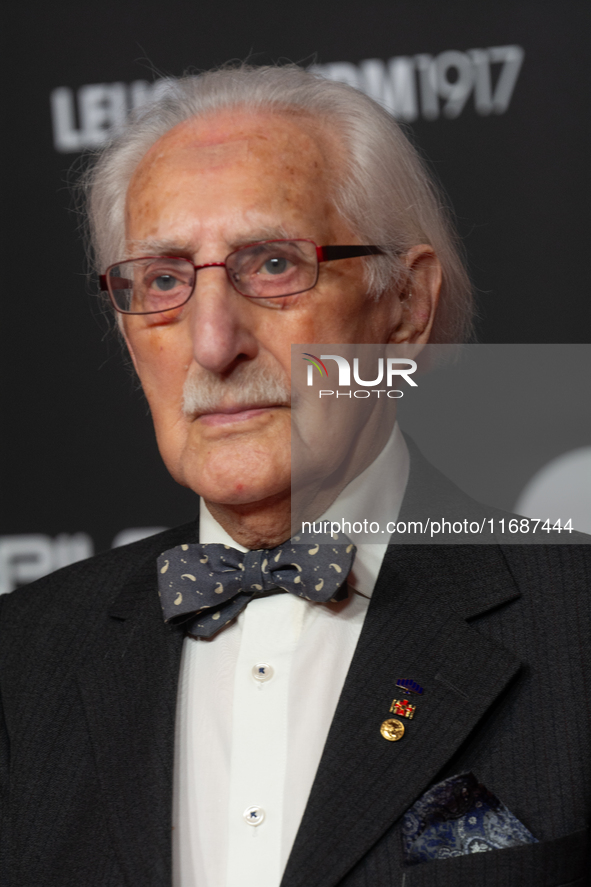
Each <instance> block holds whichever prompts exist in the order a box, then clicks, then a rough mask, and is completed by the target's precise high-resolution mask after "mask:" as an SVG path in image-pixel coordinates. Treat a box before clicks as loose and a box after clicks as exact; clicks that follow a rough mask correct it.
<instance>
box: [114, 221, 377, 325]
mask: <svg viewBox="0 0 591 887" xmlns="http://www.w3.org/2000/svg"><path fill="white" fill-rule="evenodd" d="M290 241H293V242H295V243H298V242H299V243H302V242H303V243H311V244H313V245H314V247H315V249H316V258H317V260H318V263H319V264H320V262H334V261H336V260H338V259H355V258H360V257H362V256H381V255H384V250H383V249H382V247H380V246H367V245H362V244H355V245H350V246H317V245H316V243H315V242H314V241H313V240H308V239H307V238H305V237H294V238H281V239H276V240H261V241H256V242H255V243H249V244H246V246H241V247H239V248H238V249H235V250H232V252H230V253H228V255H227V256H226V258H225V260H224V261H223V262H207V263H206V264H205V265H196V264H195V263H194V262H192V261H191V259H188V258H187V257H186V256H138V257H137V258H136V259H126V260H120V261H118V262H113V264H112V265H109V267H108V268H107V270H106V271H105V273H104V274H101V275H100V276H99V285H100V288H101V291H103V292H107V293H108V295H109V299H110V300H111V303H112V305H113V307H114V308H115V310H116V311H118V312H119V313H120V314H138V315H145V314H161V313H162V311H138V312H135V311H123V310H122V309H121V308H119V306H118V305H117V304H116V303H115V299H114V296H113V295H112V293H111V290H110V289H109V284H108V280H109V271H110V270H111V268H116V267H117V266H118V265H123V264H125V262H126V261H128V262H136V261H140V260H141V259H183V260H184V261H185V262H188V263H189V264H190V265H192V266H193V268H194V270H195V272H197V271H201V270H202V269H203V268H225V269H226V276H227V278H228V280H229V282H230V284H231V285H232V287H233V288H234V289H235V290H236V292H237V293H238V294H239V295H241V296H243V297H244V298H245V299H255V300H256V298H257V297H256V296H249V295H245V294H244V293H241V292H240V290H239V289H238V287H237V286H236V285H235V283H234V281H233V280H232V278H231V277H230V275H229V274H228V268H227V264H226V262H227V261H228V259H229V258H230V256H233V255H234V254H235V253H239V252H240V251H241V250H243V249H249V248H250V247H252V246H258V245H261V246H263V245H264V244H267V243H285V242H290ZM196 280H197V274H196V273H195V281H196ZM317 282H318V274H317V275H316V280H315V281H314V283H313V284H312V286H310V287H307V288H306V289H305V290H300V291H299V292H307V291H308V290H310V289H313V288H314V287H315V286H316V283H317ZM194 292H195V284H193V289H192V290H191V294H190V295H189V296H188V297H187V298H186V299H185V301H184V302H181V304H180V305H177V306H176V307H177V308H181V307H182V306H183V305H186V303H187V302H188V301H189V299H190V298H191V297H192V295H193V293H194ZM286 295H290V296H296V295H298V293H297V292H296V293H287V294H286ZM270 298H278V299H280V298H285V296H274V297H270Z"/></svg>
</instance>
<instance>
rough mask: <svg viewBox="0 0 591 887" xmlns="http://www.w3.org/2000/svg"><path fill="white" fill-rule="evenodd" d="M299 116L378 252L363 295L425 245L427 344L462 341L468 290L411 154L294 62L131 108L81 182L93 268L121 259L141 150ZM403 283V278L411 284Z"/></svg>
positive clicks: (449, 232) (379, 112)
mask: <svg viewBox="0 0 591 887" xmlns="http://www.w3.org/2000/svg"><path fill="white" fill-rule="evenodd" d="M236 107H240V108H245V109H247V110H248V111H253V112H256V111H259V110H262V111H269V110H271V111H276V112H277V113H286V112H289V111H290V110H291V111H294V110H295V111H297V112H298V113H306V114H308V115H310V117H312V118H313V119H315V120H317V121H318V122H319V123H320V125H322V126H324V127H330V128H331V130H332V132H333V133H335V134H336V136H337V139H338V141H339V146H340V148H341V149H343V150H344V154H345V157H347V158H348V160H347V161H346V162H345V164H344V167H343V168H342V169H341V171H340V174H339V180H338V181H335V182H334V183H333V195H332V196H333V200H334V203H335V206H336V208H337V210H338V211H339V213H340V214H341V215H342V217H343V218H344V219H345V220H346V222H347V223H348V224H349V226H350V227H351V229H352V231H353V232H354V233H355V234H356V235H357V236H358V237H359V239H360V241H361V242H362V243H368V244H376V245H379V246H381V247H383V248H384V249H385V252H386V255H384V256H382V257H379V256H378V257H372V258H369V259H362V261H363V262H364V263H365V273H366V281H367V286H368V293H369V294H371V295H373V296H374V297H376V298H377V297H379V296H380V295H381V294H382V293H384V292H385V291H386V290H388V289H389V288H391V287H392V286H398V287H402V286H404V285H405V283H406V282H407V279H408V269H407V267H406V265H405V264H404V254H405V253H406V252H407V251H408V250H409V249H410V248H411V247H412V246H414V245H416V244H419V243H427V244H430V245H431V246H432V247H433V250H434V252H435V254H436V255H437V257H438V259H439V261H440V263H441V266H442V269H443V283H442V290H441V297H440V305H439V309H438V311H437V314H436V318H435V324H434V327H433V332H432V336H431V341H432V342H461V341H465V340H466V339H467V338H469V337H470V334H471V323H472V292H471V286H470V282H469V280H468V276H467V273H466V270H465V267H464V263H463V261H462V258H461V247H460V245H459V242H458V238H457V235H456V234H455V231H454V228H453V225H452V223H451V221H450V218H449V213H448V211H447V209H446V206H445V202H444V200H443V199H442V196H441V194H440V192H439V189H438V188H437V186H436V185H435V184H434V182H433V181H432V179H431V177H430V175H429V173H428V171H427V169H426V168H425V165H424V164H423V162H422V160H421V158H420V157H419V155H418V153H417V151H416V149H415V148H414V147H413V146H412V145H411V143H410V142H409V140H408V139H407V137H406V136H405V134H404V132H403V130H402V129H401V127H400V126H399V124H398V123H397V122H396V121H395V120H394V118H393V117H392V116H391V115H390V114H389V113H388V112H387V111H386V110H385V109H384V108H382V107H381V106H380V105H379V104H378V103H377V102H375V101H373V100H372V99H370V98H369V97H368V96H366V95H364V94H363V93H361V92H359V91H358V90H356V89H354V88H353V87H351V86H348V85H347V84H344V83H337V82H333V81H330V80H326V79H324V78H323V77H321V76H320V75H318V74H315V73H313V72H311V71H306V70H304V69H303V68H300V67H298V66H297V65H285V66H276V67H275V66H265V67H253V66H249V65H244V64H242V65H239V66H228V67H224V68H221V69H219V70H215V71H208V72H205V73H202V74H199V75H196V76H186V77H183V78H181V79H179V80H177V81H171V83H170V86H169V88H168V89H167V90H166V91H165V92H164V94H163V95H161V96H160V98H157V99H155V100H153V101H152V102H151V103H149V104H148V105H147V106H144V107H142V108H140V109H138V110H137V111H136V112H134V113H133V114H132V115H131V117H130V119H129V121H128V123H127V125H126V126H125V127H124V128H123V129H122V130H120V131H119V132H118V133H117V135H116V136H115V137H114V138H113V140H112V142H111V143H110V144H109V145H108V146H107V147H106V148H105V149H104V150H103V151H102V152H101V153H99V154H98V156H97V157H96V160H95V162H94V163H92V165H91V167H90V168H89V169H88V170H87V172H86V173H85V175H84V178H83V181H82V187H83V189H84V191H85V192H86V196H87V201H88V203H87V206H88V224H89V230H90V238H91V243H92V251H93V256H94V263H95V267H96V270H97V271H98V272H99V273H102V272H103V271H104V269H105V268H106V267H107V266H108V265H109V264H112V263H113V262H116V261H117V260H118V259H120V258H122V256H123V255H124V253H125V230H124V211H125V199H126V194H127V189H128V186H129V182H130V180H131V177H132V175H133V173H134V171H135V169H136V167H137V166H138V164H139V163H140V161H141V160H142V158H143V157H144V156H145V154H146V153H147V151H148V150H149V149H150V147H151V146H152V145H153V144H154V143H155V142H157V141H158V139H159V138H161V137H162V136H163V135H164V134H165V133H167V132H168V131H169V130H170V129H172V128H173V127H175V126H177V125H178V124H179V123H182V122H183V121H185V120H188V119H191V118H195V117H204V116H210V115H212V114H215V113H216V112H218V111H222V110H227V109H231V108H236ZM410 283H411V285H412V281H410Z"/></svg>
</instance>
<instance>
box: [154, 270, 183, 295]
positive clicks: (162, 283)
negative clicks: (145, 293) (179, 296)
mask: <svg viewBox="0 0 591 887" xmlns="http://www.w3.org/2000/svg"><path fill="white" fill-rule="evenodd" d="M178 283H179V281H178V280H177V279H176V277H173V276H172V274H160V275H159V276H158V277H155V278H154V279H153V280H152V283H151V284H150V286H151V287H152V288H153V289H157V290H160V292H161V293H167V292H168V291H169V290H172V289H174V288H175V286H177V285H178Z"/></svg>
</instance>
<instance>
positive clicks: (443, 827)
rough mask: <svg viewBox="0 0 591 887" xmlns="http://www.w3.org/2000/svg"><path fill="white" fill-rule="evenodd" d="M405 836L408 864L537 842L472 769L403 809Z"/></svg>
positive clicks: (404, 842)
mask: <svg viewBox="0 0 591 887" xmlns="http://www.w3.org/2000/svg"><path fill="white" fill-rule="evenodd" d="M402 840H403V849H404V861H405V863H406V864H407V865H416V864H417V863H419V862H429V861H430V860H432V859H447V858H449V857H451V856H465V855H466V854H468V853H482V852H484V851H486V850H502V849H504V848H506V847H517V846H518V845H520V844H537V843H538V842H537V839H536V838H534V836H533V835H532V834H531V832H529V831H528V830H527V829H526V827H525V826H524V825H522V824H521V822H519V820H518V819H517V818H516V817H515V816H513V814H512V813H511V812H510V811H509V810H507V808H506V807H505V805H504V804H503V803H502V802H501V801H499V799H498V798H497V797H496V796H495V795H493V793H492V792H489V790H488V789H487V788H485V787H484V786H483V785H482V784H481V783H479V782H477V780H476V777H475V776H474V774H473V773H461V774H460V775H459V776H452V777H451V778H450V779H444V780H443V782H439V783H437V785H434V786H433V787H432V788H430V789H429V791H427V792H425V794H424V795H423V796H422V797H420V798H419V800H418V801H417V802H416V803H415V804H413V806H412V807H411V808H410V809H409V810H407V811H406V813H405V814H404V819H403V823H402Z"/></svg>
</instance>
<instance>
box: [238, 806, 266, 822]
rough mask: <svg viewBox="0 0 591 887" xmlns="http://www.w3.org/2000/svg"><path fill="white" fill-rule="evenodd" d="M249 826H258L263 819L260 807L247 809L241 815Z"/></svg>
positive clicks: (263, 813) (262, 811)
mask: <svg viewBox="0 0 591 887" xmlns="http://www.w3.org/2000/svg"><path fill="white" fill-rule="evenodd" d="M242 815H243V816H244V818H245V820H246V821H247V823H248V824H249V825H260V824H261V822H262V821H263V819H264V818H265V811H264V810H263V808H262V807H248V808H247V809H246V810H245V811H244V813H243V814H242Z"/></svg>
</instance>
